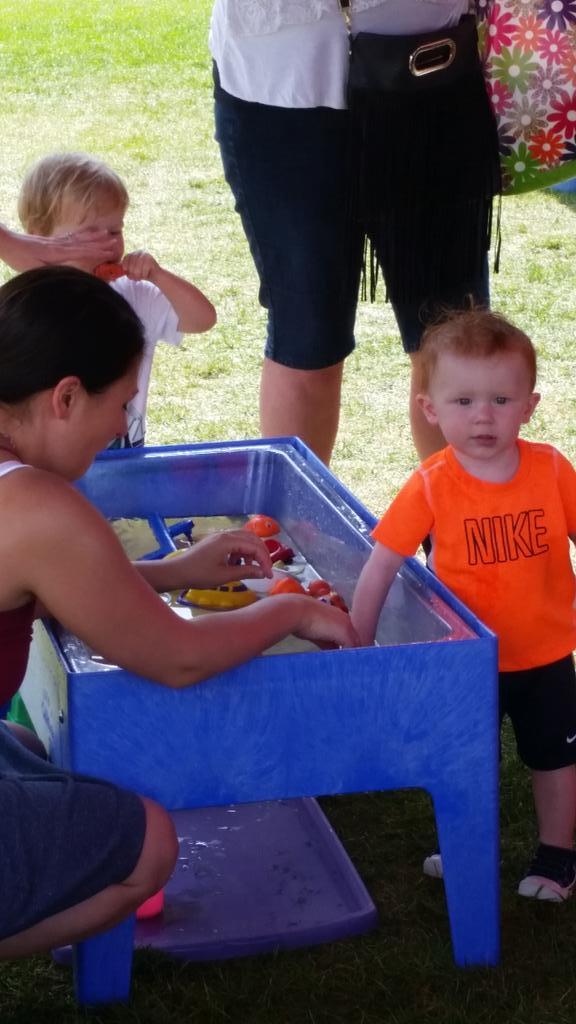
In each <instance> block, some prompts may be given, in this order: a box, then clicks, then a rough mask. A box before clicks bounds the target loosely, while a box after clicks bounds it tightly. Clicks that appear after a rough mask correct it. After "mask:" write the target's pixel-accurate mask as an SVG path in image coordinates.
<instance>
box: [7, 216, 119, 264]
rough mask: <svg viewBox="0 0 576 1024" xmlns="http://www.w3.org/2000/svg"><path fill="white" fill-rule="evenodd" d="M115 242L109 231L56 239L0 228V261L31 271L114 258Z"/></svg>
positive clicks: (76, 232)
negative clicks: (36, 268) (56, 265)
mask: <svg viewBox="0 0 576 1024" xmlns="http://www.w3.org/2000/svg"><path fill="white" fill-rule="evenodd" d="M115 249H116V243H115V240H114V239H113V238H110V235H109V234H108V232H107V231H92V230H91V229H87V230H85V231H75V232H72V233H68V234H64V235H55V236H54V237H53V238H44V237H43V236H41V235H24V234H20V233H19V232H17V231H9V230H8V228H5V227H3V226H2V225H0V259H2V260H4V262H5V263H7V264H8V265H9V266H10V267H12V269H13V270H18V271H23V270H31V269H33V268H34V267H43V266H47V265H48V264H52V263H74V262H86V263H87V262H92V261H93V263H94V266H96V265H97V264H98V263H104V262H106V261H107V260H110V259H113V257H114V253H115Z"/></svg>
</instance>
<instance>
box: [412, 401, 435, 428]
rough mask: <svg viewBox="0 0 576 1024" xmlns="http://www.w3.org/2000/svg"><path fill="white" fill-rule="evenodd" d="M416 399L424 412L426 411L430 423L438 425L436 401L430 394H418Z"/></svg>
mask: <svg viewBox="0 0 576 1024" xmlns="http://www.w3.org/2000/svg"><path fill="white" fill-rule="evenodd" d="M416 401H417V403H418V405H419V406H420V408H421V409H422V412H423V413H424V415H425V417H426V419H427V420H428V423H430V424H432V426H437V425H438V416H437V415H436V409H435V407H434V402H433V401H432V399H431V398H430V395H425V394H424V395H416Z"/></svg>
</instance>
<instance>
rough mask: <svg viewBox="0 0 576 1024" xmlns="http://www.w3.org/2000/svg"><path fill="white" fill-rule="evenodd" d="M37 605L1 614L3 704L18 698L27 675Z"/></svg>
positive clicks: (0, 690) (0, 694) (0, 698)
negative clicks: (18, 692) (19, 689)
mask: <svg viewBox="0 0 576 1024" xmlns="http://www.w3.org/2000/svg"><path fill="white" fill-rule="evenodd" d="M35 604H36V602H35V601H29V602H28V604H23V605H22V606H21V607H20V608H12V609H11V610H10V611H8V612H0V704H5V703H6V701H8V700H10V698H11V697H13V696H14V694H15V693H16V690H17V689H18V687H19V686H20V683H21V682H22V680H23V678H24V673H25V672H26V665H27V663H28V654H29V651H30V642H31V640H32V623H33V621H34V608H35Z"/></svg>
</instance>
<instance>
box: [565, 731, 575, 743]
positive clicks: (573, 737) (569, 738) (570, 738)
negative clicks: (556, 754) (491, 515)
mask: <svg viewBox="0 0 576 1024" xmlns="http://www.w3.org/2000/svg"><path fill="white" fill-rule="evenodd" d="M574 740H576V732H575V733H574V735H573V736H567V737H566V743H574Z"/></svg>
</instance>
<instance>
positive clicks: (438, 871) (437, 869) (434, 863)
mask: <svg viewBox="0 0 576 1024" xmlns="http://www.w3.org/2000/svg"><path fill="white" fill-rule="evenodd" d="M422 870H423V872H424V874H425V875H428V876H429V877H430V878H444V868H443V867H442V856H441V854H439V853H433V854H431V856H430V857H425V858H424V863H423V865H422Z"/></svg>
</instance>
